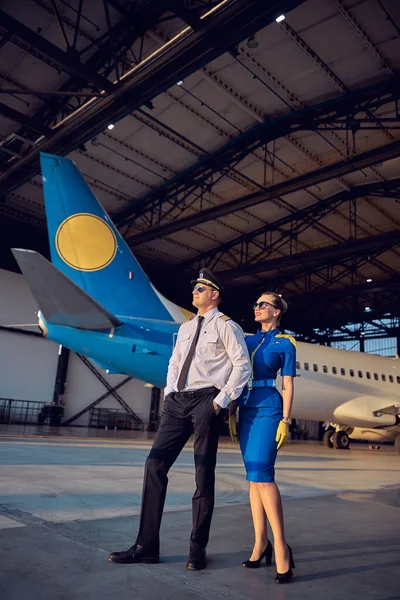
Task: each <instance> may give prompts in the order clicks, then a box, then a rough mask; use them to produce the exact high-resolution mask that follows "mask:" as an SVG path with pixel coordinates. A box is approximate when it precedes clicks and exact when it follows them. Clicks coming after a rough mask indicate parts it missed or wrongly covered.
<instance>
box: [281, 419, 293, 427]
mask: <svg viewBox="0 0 400 600" xmlns="http://www.w3.org/2000/svg"><path fill="white" fill-rule="evenodd" d="M282 421H283V422H284V423H286V425H290V424H291V422H292V419H291V418H290V417H282Z"/></svg>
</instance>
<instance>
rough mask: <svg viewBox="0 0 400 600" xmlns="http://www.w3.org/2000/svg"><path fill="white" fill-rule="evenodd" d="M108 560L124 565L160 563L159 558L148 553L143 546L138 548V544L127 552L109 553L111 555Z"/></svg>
mask: <svg viewBox="0 0 400 600" xmlns="http://www.w3.org/2000/svg"><path fill="white" fill-rule="evenodd" d="M108 560H110V561H111V562H115V563H120V564H125V565H126V564H133V563H150V564H156V563H158V562H160V556H159V555H158V554H155V553H153V552H149V551H148V550H146V548H144V547H143V546H139V544H134V545H133V546H132V547H131V548H129V549H128V550H123V551H122V552H111V554H109V555H108Z"/></svg>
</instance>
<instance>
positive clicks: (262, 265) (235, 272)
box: [218, 230, 400, 281]
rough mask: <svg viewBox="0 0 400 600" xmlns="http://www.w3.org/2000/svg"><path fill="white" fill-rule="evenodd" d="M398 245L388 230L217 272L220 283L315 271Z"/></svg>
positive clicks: (397, 234) (396, 236) (398, 233)
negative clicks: (273, 273) (276, 273)
mask: <svg viewBox="0 0 400 600" xmlns="http://www.w3.org/2000/svg"><path fill="white" fill-rule="evenodd" d="M399 243H400V231H399V230H395V231H389V232H386V233H380V234H378V235H372V236H369V237H365V238H361V239H351V240H348V241H345V242H342V243H340V244H333V245H331V246H325V247H322V248H316V249H313V250H306V251H305V252H298V253H297V254H292V255H289V256H282V257H279V258H270V259H269V260H266V261H261V262H258V263H256V264H248V265H240V266H239V267H235V268H233V269H229V270H227V271H224V272H220V273H218V277H219V278H220V279H221V280H222V281H232V279H238V278H240V277H248V276H251V275H257V274H259V273H265V272H267V271H277V270H284V269H291V268H293V267H297V266H302V267H305V268H314V267H317V266H319V265H324V264H334V263H337V262H339V261H340V260H343V259H348V258H351V257H356V256H360V255H361V256H362V255H364V254H365V253H366V252H368V250H372V249H377V248H380V247H383V246H384V247H391V246H395V245H397V244H399Z"/></svg>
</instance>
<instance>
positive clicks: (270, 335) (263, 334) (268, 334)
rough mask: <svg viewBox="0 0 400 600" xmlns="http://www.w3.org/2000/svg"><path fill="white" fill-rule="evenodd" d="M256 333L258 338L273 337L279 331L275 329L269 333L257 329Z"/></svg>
mask: <svg viewBox="0 0 400 600" xmlns="http://www.w3.org/2000/svg"><path fill="white" fill-rule="evenodd" d="M257 333H258V335H259V336H260V337H273V336H274V335H276V334H277V333H279V329H277V328H275V329H270V330H269V331H261V329H259V330H258V332H257Z"/></svg>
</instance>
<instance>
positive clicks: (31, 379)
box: [0, 269, 151, 425]
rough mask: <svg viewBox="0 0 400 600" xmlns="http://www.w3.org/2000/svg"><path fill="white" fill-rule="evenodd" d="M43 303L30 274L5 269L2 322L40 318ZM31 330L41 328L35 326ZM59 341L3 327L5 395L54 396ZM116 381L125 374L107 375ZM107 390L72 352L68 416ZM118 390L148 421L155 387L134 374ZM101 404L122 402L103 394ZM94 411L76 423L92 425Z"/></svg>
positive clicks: (0, 357)
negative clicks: (26, 276)
mask: <svg viewBox="0 0 400 600" xmlns="http://www.w3.org/2000/svg"><path fill="white" fill-rule="evenodd" d="M37 310H38V307H37V305H36V302H35V300H34V298H33V296H32V294H31V292H30V290H29V288H28V286H27V284H26V282H25V280H24V278H23V277H22V276H21V275H19V274H17V273H11V272H9V271H4V270H2V269H0V325H2V326H8V325H15V324H22V323H35V322H36V321H37V317H36V311H37ZM30 331H39V330H38V329H30ZM58 350H59V346H58V344H56V343H54V342H50V341H49V340H46V339H44V338H40V337H34V336H28V335H23V334H20V333H11V332H7V331H4V330H0V397H2V398H12V399H17V400H38V401H42V402H51V400H52V398H53V390H54V381H55V376H56V370H57V361H58ZM100 373H101V374H102V376H103V377H104V378H105V379H106V380H107V381H108V382H109V383H110V385H111V386H115V385H117V384H118V383H119V382H120V381H121V380H122V379H124V378H125V375H107V374H106V373H105V371H100ZM105 391H106V389H105V387H104V386H103V384H102V383H101V382H100V381H99V380H98V379H97V378H96V377H95V376H94V375H93V373H91V372H90V371H89V369H88V368H87V367H86V366H85V365H84V364H83V363H82V361H81V360H80V359H79V358H78V357H77V356H76V355H75V354H74V353H71V355H70V359H69V365H68V374H67V384H66V389H65V394H64V398H63V402H64V403H65V404H66V406H65V416H66V418H68V417H71V416H73V415H74V414H76V413H78V412H79V411H81V410H82V409H83V408H85V407H86V406H87V405H88V404H90V403H91V402H93V400H96V398H98V397H99V396H101V395H102V394H104V392H105ZM118 393H119V394H120V396H121V397H122V398H123V399H124V400H125V401H126V402H127V404H129V405H130V406H131V407H132V409H133V410H134V411H135V413H136V414H137V415H138V416H139V417H140V418H141V419H142V420H143V422H144V423H148V420H149V413H150V399H151V389H149V388H145V387H144V383H143V382H142V381H138V380H135V379H133V380H132V381H130V382H129V383H128V384H127V385H126V386H124V387H122V388H121V389H120V390H119V391H118ZM98 407H99V408H121V407H120V405H119V404H118V402H117V401H116V400H115V399H114V398H113V397H108V398H106V399H105V400H103V401H102V402H101V403H100V404H99V405H98ZM87 423H88V415H85V416H84V417H82V418H81V419H80V420H79V421H76V422H75V423H74V424H75V425H86V424H87Z"/></svg>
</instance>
